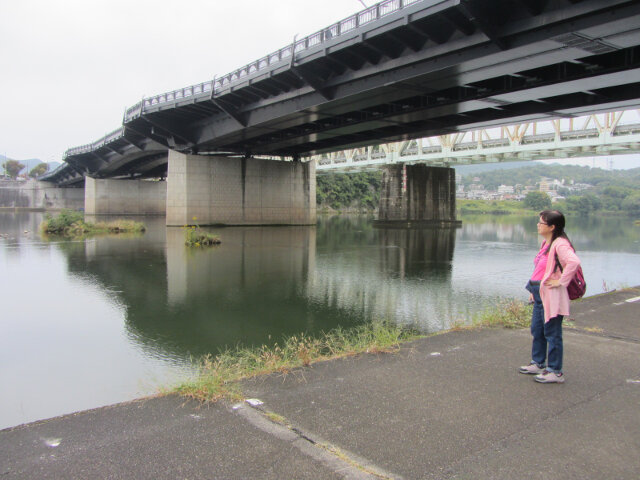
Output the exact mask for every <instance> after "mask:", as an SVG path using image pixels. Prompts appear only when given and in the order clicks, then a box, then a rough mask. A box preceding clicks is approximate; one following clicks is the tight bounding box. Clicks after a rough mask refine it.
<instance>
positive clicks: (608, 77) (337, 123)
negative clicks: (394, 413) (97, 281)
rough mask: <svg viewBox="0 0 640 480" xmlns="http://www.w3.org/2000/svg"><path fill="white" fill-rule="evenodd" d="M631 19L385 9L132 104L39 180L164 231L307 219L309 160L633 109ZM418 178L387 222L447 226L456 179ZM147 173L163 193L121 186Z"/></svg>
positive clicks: (620, 4) (576, 5) (511, 9)
mask: <svg viewBox="0 0 640 480" xmlns="http://www.w3.org/2000/svg"><path fill="white" fill-rule="evenodd" d="M638 25H640V2H637V1H628V0H627V1H625V0H606V1H605V0H554V1H538V0H535V1H534V0H517V1H511V0H494V1H491V2H486V1H482V0H385V1H383V2H380V3H378V4H376V5H374V6H372V7H370V8H367V9H365V10H363V11H361V12H358V13H357V14H355V15H353V16H351V17H349V18H347V19H344V20H342V21H340V22H337V23H335V24H333V25H331V26H329V27H327V28H325V29H322V30H320V31H319V32H316V33H314V34H312V35H309V36H307V37H305V38H303V39H300V40H298V39H294V41H293V42H292V43H291V44H290V45H288V46H286V47H284V48H282V49H280V50H278V51H277V52H273V53H271V54H269V55H266V56H265V57H263V58H261V59H259V60H256V61H255V62H252V63H250V64H248V65H245V66H244V67H242V68H240V69H238V70H236V71H234V72H231V73H229V74H226V75H223V76H220V77H216V78H214V79H213V80H210V81H207V82H203V83H201V84H198V85H193V86H190V87H186V88H182V89H178V90H175V91H172V92H167V93H163V94H161V95H157V96H154V97H151V98H144V99H142V100H141V101H140V102H139V103H137V104H136V105H134V106H132V107H131V108H129V109H127V111H126V113H125V115H124V118H123V122H122V126H121V127H120V128H118V129H117V130H115V131H114V132H112V133H110V134H108V135H106V136H105V137H103V138H101V139H99V140H97V141H96V142H94V143H92V144H88V145H83V146H80V147H76V148H72V149H69V150H68V151H67V153H66V155H65V158H64V160H65V162H66V163H65V165H64V166H63V167H61V168H60V169H57V170H56V171H54V172H51V173H50V174H48V175H47V176H46V177H44V180H47V181H51V182H54V183H56V184H58V185H73V184H74V183H79V182H82V181H84V180H85V178H86V188H85V208H86V210H87V212H90V213H126V212H119V211H116V210H120V209H122V208H123V207H127V206H133V205H135V209H137V210H138V211H139V213H143V212H151V211H152V210H153V209H154V208H156V207H154V205H162V204H164V205H166V206H165V210H166V215H167V224H168V225H182V224H184V223H189V222H190V221H191V218H192V217H193V216H197V217H198V219H199V221H200V222H201V223H203V224H207V223H233V224H255V223H266V224H269V223H284V224H304V223H314V221H315V200H314V196H315V168H314V166H315V165H314V163H313V162H309V161H300V160H307V159H309V157H310V156H313V155H321V154H326V153H331V152H335V151H339V150H344V149H353V148H361V147H367V146H373V145H378V144H381V143H382V144H384V143H389V142H397V141H400V142H406V141H410V140H412V139H417V138H425V137H431V136H434V135H438V136H443V135H450V134H457V133H461V132H466V131H472V130H477V129H479V128H492V127H496V126H503V125H508V124H513V123H516V122H520V123H523V122H532V121H536V120H541V119H549V118H572V117H576V116H581V115H584V114H591V113H596V112H609V111H613V110H621V109H628V108H635V107H637V106H639V105H640V100H639V97H640V94H639V92H640V88H639V87H640V48H639V46H640V28H638ZM389 168H392V167H389ZM412 170H413V169H409V173H408V175H409V176H412V175H413V174H412V173H411V171H412ZM418 170H420V173H419V174H418V176H419V177H420V178H419V179H417V180H416V182H417V183H415V188H414V189H413V190H412V191H411V192H409V194H407V195H408V197H407V195H406V194H405V193H403V192H401V191H398V195H399V196H400V197H402V198H400V197H398V201H401V203H402V202H408V203H407V206H406V207H402V208H401V209H400V210H401V211H400V212H399V213H398V214H399V215H400V216H401V217H402V218H403V219H407V218H410V217H411V216H412V215H418V218H414V220H442V221H450V220H454V219H455V208H451V207H452V205H448V207H447V202H453V203H455V198H454V196H453V191H455V188H453V187H454V185H453V181H454V180H453V175H452V173H451V172H449V173H447V172H435V171H431V170H424V169H417V170H416V171H418ZM423 170H424V171H423ZM159 177H160V178H167V179H168V181H167V184H166V185H164V184H161V183H159V182H144V184H142V183H140V182H139V185H138V186H136V187H134V186H133V184H132V183H131V182H132V180H131V179H136V180H140V179H144V178H159ZM392 177H393V175H390V177H389V178H392ZM124 178H127V179H129V180H127V186H126V187H122V186H116V185H122V184H121V183H120V182H122V181H123V180H118V179H124ZM427 179H428V180H427ZM425 181H427V182H432V184H431V186H429V187H425V185H426V184H425V183H424V182H425ZM433 182H435V183H433ZM392 183H393V182H392ZM396 183H397V182H396ZM410 183H411V182H410ZM436 184H437V188H435V186H436ZM386 188H391V189H395V188H397V185H396V184H393V185H392V184H391V183H390V184H388V185H387V187H386ZM414 194H415V195H414ZM416 195H417V196H416ZM424 195H427V197H426V198H424ZM403 199H404V200H403ZM413 202H417V204H416V205H413V206H412V203H413ZM434 202H435V203H434ZM147 203H149V205H148V206H147V205H146V204H147ZM428 204H432V205H435V204H437V205H440V206H441V207H444V208H442V209H441V210H440V211H439V212H432V211H431V209H432V207H431V206H429V205H428ZM453 206H454V205H453ZM414 207H415V208H414ZM393 208H395V207H393ZM125 210H126V208H125ZM452 211H453V217H451V212H452ZM381 212H382V210H381ZM394 215H395V214H394ZM407 215H408V216H409V217H407ZM391 216H392V217H393V215H391ZM421 216H422V217H421ZM405 217H407V218H405Z"/></svg>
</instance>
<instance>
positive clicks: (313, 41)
mask: <svg viewBox="0 0 640 480" xmlns="http://www.w3.org/2000/svg"><path fill="white" fill-rule="evenodd" d="M422 1H424V0H384V1H382V2H380V3H377V4H375V5H372V6H371V7H369V8H367V9H365V10H362V11H360V12H358V13H356V14H355V15H352V16H350V17H348V18H345V19H344V20H340V21H339V22H336V23H334V24H333V25H330V26H329V27H327V28H324V29H322V30H320V31H318V32H315V33H312V34H311V35H308V36H306V37H304V38H302V39H300V40H296V41H295V42H294V43H292V44H290V45H287V46H286V47H283V48H281V49H280V50H277V51H275V52H273V53H270V54H269V55H265V56H264V57H262V58H259V59H258V60H256V61H254V62H251V63H248V64H247V65H245V66H243V67H241V68H238V69H237V70H234V71H233V72H231V73H227V74H226V75H222V76H220V77H217V78H216V79H215V80H214V81H209V82H203V83H199V84H197V85H191V86H189V87H185V88H181V89H179V90H174V91H172V92H166V93H161V94H160V95H155V96H153V97H149V98H144V99H142V101H140V102H138V103H137V104H135V105H134V106H132V107H130V108H128V109H127V110H126V112H125V115H124V121H125V123H126V122H129V121H131V120H133V119H134V118H137V117H139V116H141V115H142V114H143V113H144V111H145V109H146V108H148V107H152V106H155V105H161V104H164V103H170V102H175V101H178V100H181V99H186V98H190V97H194V96H197V95H200V94H203V93H207V92H211V91H212V90H213V91H214V92H215V91H217V90H219V89H221V88H223V87H226V86H228V85H231V84H232V83H235V82H237V81H239V80H242V79H243V78H244V77H247V76H248V75H251V74H253V73H255V72H259V71H260V70H264V69H266V68H268V67H270V66H271V65H273V64H276V63H279V62H281V61H283V60H285V59H288V58H290V57H291V54H292V51H293V52H295V53H299V52H302V51H304V50H308V49H310V48H314V47H316V46H318V45H320V44H322V43H324V42H326V41H329V40H330V39H332V38H334V37H339V36H340V35H344V34H346V33H348V32H350V31H352V30H354V29H356V28H358V27H360V26H362V25H366V24H367V23H370V22H373V21H375V20H378V19H380V18H382V17H385V16H387V15H390V14H392V13H395V12H397V11H399V10H402V9H403V8H406V7H408V6H410V5H413V4H414V3H418V2H422Z"/></svg>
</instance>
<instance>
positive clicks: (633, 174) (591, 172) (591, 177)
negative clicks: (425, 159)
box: [462, 164, 640, 190]
mask: <svg viewBox="0 0 640 480" xmlns="http://www.w3.org/2000/svg"><path fill="white" fill-rule="evenodd" d="M543 177H546V178H551V179H557V180H563V179H564V180H565V183H570V182H571V181H573V182H574V183H586V184H589V185H593V186H594V187H606V186H618V187H627V188H631V189H634V190H640V167H639V168H634V169H631V170H603V169H601V168H590V167H578V166H575V165H557V164H556V165H539V164H536V165H530V166H525V167H522V168H512V169H508V170H493V171H490V172H483V173H475V174H471V175H465V176H463V177H462V184H463V185H465V186H467V185H470V184H471V183H480V184H482V185H484V187H485V188H486V189H488V190H495V189H496V188H498V186H500V185H518V184H520V185H535V184H536V183H539V182H540V179H541V178H543ZM474 178H478V179H479V181H477V182H474V181H473V179H474Z"/></svg>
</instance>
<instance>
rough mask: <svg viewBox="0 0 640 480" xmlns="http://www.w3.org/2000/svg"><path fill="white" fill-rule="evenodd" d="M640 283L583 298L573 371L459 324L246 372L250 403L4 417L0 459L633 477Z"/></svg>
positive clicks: (162, 403)
mask: <svg viewBox="0 0 640 480" xmlns="http://www.w3.org/2000/svg"><path fill="white" fill-rule="evenodd" d="M639 297H640V287H636V288H632V289H626V290H620V291H615V292H610V293H607V294H603V295H598V296H594V297H588V298H585V299H583V300H581V301H579V302H575V303H574V305H573V307H572V308H573V314H572V323H571V327H570V328H566V330H565V373H566V378H567V381H566V382H565V384H563V385H542V384H538V383H535V382H534V381H533V379H532V378H531V377H530V376H526V375H521V374H519V373H517V367H518V366H519V365H520V364H523V363H526V361H527V360H528V352H529V350H530V335H529V332H528V331H527V329H526V328H517V329H503V328H483V329H461V330H458V331H452V332H449V333H446V334H441V335H435V336H431V337H427V338H422V339H419V340H416V341H413V342H410V343H407V344H403V345H402V346H401V348H400V350H399V351H398V352H397V353H395V354H375V355H374V354H369V355H358V356H351V357H348V358H345V359H340V360H335V361H329V362H322V363H317V364H314V365H312V366H310V367H304V368H300V369H296V370H292V371H290V372H287V373H276V374H272V375H266V376H261V377H256V378H253V379H250V380H246V381H244V383H243V384H242V389H243V391H244V393H245V394H246V395H248V396H249V398H250V399H251V400H250V401H247V402H243V403H235V404H234V403H224V402H220V403H217V404H213V405H209V406H204V407H202V406H200V404H199V403H197V402H187V403H185V400H184V399H182V398H180V397H178V396H168V397H163V398H156V399H146V400H142V401H136V402H130V403H127V404H121V405H116V406H112V407H106V408H102V409H97V410H92V411H88V412H81V413H77V414H74V415H68V416H65V417H60V418H55V419H51V420H47V421H43V422H36V423H33V424H29V425H23V426H20V427H15V428H12V429H7V430H3V431H1V432H0V449H1V450H2V452H3V455H2V456H1V457H0V459H1V463H0V474H2V475H4V476H6V478H45V479H46V478H112V479H118V478H141V479H145V478H154V479H160V478H167V479H169V478H178V477H180V478H203V479H204V478H273V479H276V478H277V479H280V478H309V479H311V478H313V479H324V478H327V479H329V478H331V479H333V478H438V479H441V478H474V479H485V478H487V479H488V478H491V479H511V478H519V479H529V478H530V479H534V478H535V479H538V478H553V477H555V478H581V479H591V478H593V479H596V478H598V479H599V478H620V479H635V478H636V476H637V471H638V469H639V468H640V460H638V457H637V451H638V446H639V445H640V418H639V417H638V415H637V411H638V405H639V403H640V367H639V366H638V362H637V358H638V355H640V334H638V331H639V329H638V326H639V325H638V323H639V320H638V319H639V318H640V315H639V313H640V298H639ZM252 404H253V405H252ZM532 445H536V446H539V448H538V449H537V450H535V451H532ZM548 452H553V455H551V454H549V453H548ZM150 459H153V460H152V461H150Z"/></svg>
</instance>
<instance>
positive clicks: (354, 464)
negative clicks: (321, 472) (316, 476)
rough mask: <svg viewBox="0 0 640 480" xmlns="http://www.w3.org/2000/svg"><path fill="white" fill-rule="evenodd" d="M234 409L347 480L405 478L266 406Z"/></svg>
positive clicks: (256, 425)
mask: <svg viewBox="0 0 640 480" xmlns="http://www.w3.org/2000/svg"><path fill="white" fill-rule="evenodd" d="M233 411H234V412H235V413H236V414H238V415H240V416H241V417H242V418H244V419H245V420H246V421H248V422H249V423H250V424H252V425H253V426H254V427H256V428H258V429H260V430H262V431H263V432H265V433H267V434H269V435H273V436H275V437H277V438H279V439H281V440H284V441H288V442H290V443H291V444H292V445H293V446H295V447H296V448H297V449H298V450H300V451H301V452H302V453H303V454H305V455H308V456H310V457H311V458H313V459H314V460H316V461H318V462H320V463H322V464H323V465H325V466H326V467H328V468H329V469H331V470H332V471H333V472H334V473H336V474H338V475H341V476H342V477H343V478H345V479H347V480H373V479H376V480H379V479H382V480H402V477H401V476H399V475H395V474H392V473H389V472H386V471H384V470H383V469H381V468H379V467H377V466H375V465H373V464H372V463H371V462H369V461H367V460H366V459H363V458H361V457H358V456H357V455H355V454H353V453H351V452H347V451H345V450H343V449H341V448H339V447H337V446H335V445H332V444H331V443H328V442H325V441H322V440H321V439H319V438H318V437H316V436H314V435H312V434H310V433H309V432H305V431H304V430H302V429H300V428H299V427H295V426H293V425H292V424H291V423H290V422H289V421H288V420H287V419H286V418H284V417H282V416H281V415H278V414H274V413H273V412H270V411H268V410H266V409H265V408H264V406H263V405H248V404H247V405H245V404H238V405H235V406H234V407H233ZM276 419H277V420H276Z"/></svg>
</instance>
